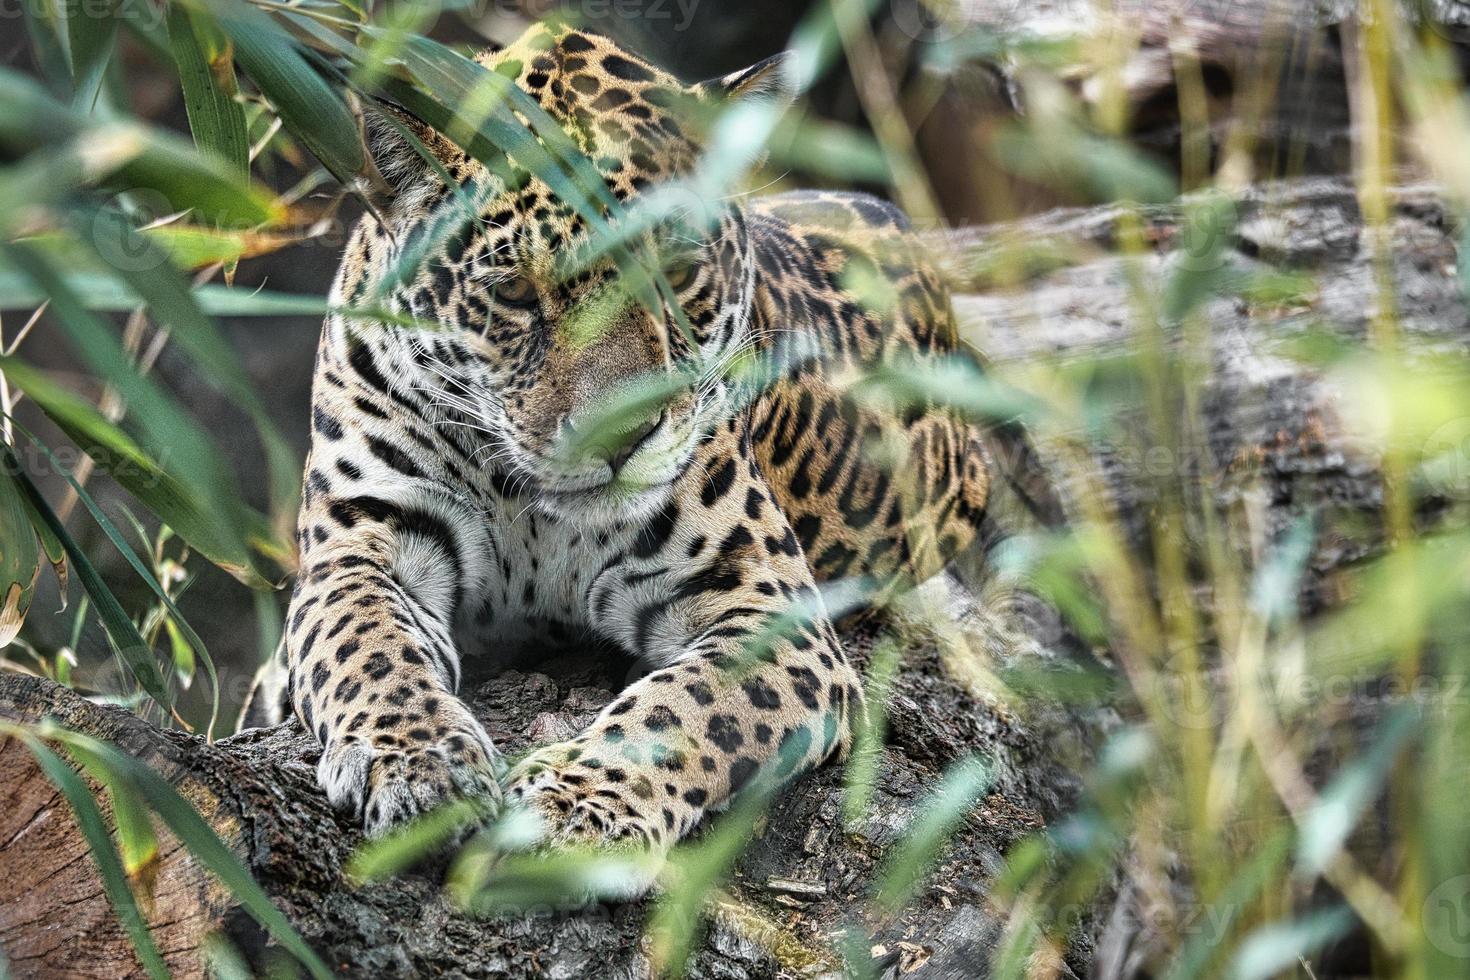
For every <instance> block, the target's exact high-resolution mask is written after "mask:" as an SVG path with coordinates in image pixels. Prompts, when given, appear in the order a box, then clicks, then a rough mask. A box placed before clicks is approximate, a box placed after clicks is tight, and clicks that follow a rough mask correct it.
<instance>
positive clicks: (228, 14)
mask: <svg viewBox="0 0 1470 980" xmlns="http://www.w3.org/2000/svg"><path fill="white" fill-rule="evenodd" d="M203 3H204V5H205V7H206V8H207V9H208V11H209V12H210V13H212V14H213V15H214V21H215V24H216V25H217V26H218V27H219V29H220V31H222V32H223V33H224V34H225V35H226V36H227V37H228V38H229V39H230V40H231V41H232V42H233V43H234V48H235V61H236V62H237V63H238V64H239V65H240V67H241V68H243V69H244V70H245V72H246V73H247V74H248V75H249V76H250V79H251V81H253V82H255V87H256V88H258V89H259V90H260V92H261V94H262V95H264V96H265V97H266V98H267V99H268V100H270V103H271V105H273V106H275V109H276V112H277V114H278V115H279V117H280V120H281V122H282V123H284V124H285V126H286V129H288V130H289V131H290V132H291V135H293V136H295V137H296V138H297V139H299V140H300V141H301V142H302V143H303V144H304V145H305V146H306V148H307V149H309V150H310V151H311V152H312V155H313V156H315V157H316V158H317V159H318V160H320V161H321V162H322V163H323V164H325V165H326V168H327V169H328V170H330V171H331V172H332V175H333V176H335V177H336V178H337V179H338V180H339V181H341V182H342V183H343V184H344V185H346V186H349V187H350V186H352V185H353V184H354V183H355V181H356V179H357V177H359V176H360V175H361V174H362V173H363V171H364V169H365V167H366V164H367V151H366V148H365V147H364V146H363V142H362V136H361V134H360V133H359V131H358V126H357V120H356V119H355V118H354V117H353V115H352V111H351V110H350V109H348V108H347V103H346V102H345V101H343V98H342V95H341V93H340V92H339V91H338V90H337V89H335V88H333V87H332V86H331V85H329V84H327V82H326V81H325V80H324V79H323V78H322V77H321V75H320V74H318V73H317V71H316V70H315V69H314V68H312V66H311V65H310V64H309V63H308V62H307V60H306V58H305V57H304V56H303V54H302V48H301V46H300V45H299V44H298V43H297V42H296V40H295V39H294V38H293V37H291V35H290V34H288V33H286V31H285V30H284V29H282V28H281V27H280V26H279V25H278V24H276V23H275V22H274V21H273V20H271V19H270V17H268V16H267V15H266V14H264V13H262V12H261V11H259V10H257V9H255V8H254V7H252V6H250V5H249V4H248V3H244V2H242V0H203Z"/></svg>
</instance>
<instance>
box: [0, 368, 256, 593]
mask: <svg viewBox="0 0 1470 980" xmlns="http://www.w3.org/2000/svg"><path fill="white" fill-rule="evenodd" d="M0 369H3V370H4V371H5V374H6V376H7V377H9V378H10V379H11V381H12V382H13V383H14V384H15V386H16V387H18V388H20V390H22V391H24V392H25V393H26V395H27V396H28V397H30V398H32V399H34V400H35V402H36V404H37V405H38V406H39V407H40V408H41V410H42V411H43V412H45V413H46V416H47V417H48V418H50V419H51V421H53V422H55V423H56V425H57V427H58V428H60V429H61V431H63V432H65V433H66V435H67V438H69V439H71V440H72V442H74V443H76V444H77V446H79V447H80V448H81V449H82V450H83V451H84V452H86V453H87V455H88V456H91V457H92V459H94V460H95V461H96V462H97V465H98V466H100V467H101V468H102V469H103V470H104V471H105V472H106V473H107V474H108V475H110V476H111V477H112V478H113V479H114V480H116V481H117V482H118V483H119V484H120V485H121V486H122V487H123V489H125V490H127V491H128V492H129V493H131V494H132V495H133V496H134V497H136V498H138V500H140V501H141V502H142V503H143V504H144V505H146V506H147V507H148V509H149V510H150V511H152V512H153V513H154V514H157V515H158V518H159V519H160V520H161V521H163V522H164V523H166V524H167V525H168V526H169V527H171V528H173V529H174V530H175V531H176V532H178V534H179V536H180V537H182V538H183V539H184V540H185V541H187V542H189V545H190V547H192V548H194V549H195V550H197V551H198V552H199V553H200V554H202V555H204V556H205V557H206V558H208V559H209V560H210V561H212V562H214V563H215V564H216V565H219V566H220V567H221V568H223V569H225V570H226V571H228V572H230V573H231V574H232V575H235V576H236V577H237V578H240V579H241V580H242V581H244V582H245V583H246V584H249V585H252V586H257V587H263V586H266V585H268V584H269V583H268V582H267V581H266V579H265V578H264V576H262V575H261V574H260V573H259V572H257V571H255V569H254V566H253V564H252V560H251V557H250V554H249V549H248V547H247V545H246V541H245V537H244V534H243V531H242V526H243V523H246V522H259V521H260V518H259V517H258V515H252V514H251V513H250V512H249V510H248V508H246V507H244V505H243V504H240V505H238V506H237V507H235V508H231V509H230V510H228V511H227V512H225V513H219V512H218V510H217V509H216V508H211V506H210V504H209V502H208V501H207V500H205V499H201V496H200V494H199V493H198V492H197V487H196V486H194V485H192V484H191V483H190V482H188V481H187V480H184V479H180V478H179V477H178V476H177V475H175V474H174V473H172V472H171V471H169V470H167V469H165V468H164V467H163V466H161V465H160V464H159V463H158V462H157V461H156V460H155V459H154V458H153V456H152V455H151V454H150V453H148V451H147V450H145V449H144V448H143V447H141V446H139V445H138V443H137V442H135V441H134V440H133V439H132V437H131V436H129V435H128V434H127V433H126V432H124V431H123V430H122V429H120V428H118V427H117V426H116V425H114V424H113V423H111V422H109V421H108V420H107V418H106V416H104V415H103V414H102V413H101V412H99V411H98V410H97V409H96V408H95V407H93V406H92V405H91V404H90V403H89V402H87V401H85V400H84V399H82V398H79V397H78V396H76V395H74V394H72V393H71V392H69V391H67V390H66V389H64V388H62V387H61V386H60V385H58V384H56V383H55V382H53V381H51V380H50V379H49V378H47V377H46V375H45V374H43V373H42V372H40V371H37V370H36V369H35V368H33V367H31V366H30V365H28V364H26V363H25V362H23V361H18V360H15V359H14V358H4V357H0ZM220 521H224V522H226V523H227V524H228V526H227V527H221V526H220V524H219V522H220Z"/></svg>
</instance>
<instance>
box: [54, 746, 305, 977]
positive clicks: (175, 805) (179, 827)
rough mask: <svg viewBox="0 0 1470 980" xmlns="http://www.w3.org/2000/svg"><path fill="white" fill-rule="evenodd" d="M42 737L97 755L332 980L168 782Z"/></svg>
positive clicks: (119, 759) (287, 943)
mask: <svg viewBox="0 0 1470 980" xmlns="http://www.w3.org/2000/svg"><path fill="white" fill-rule="evenodd" d="M42 734H45V735H46V736H47V737H51V738H55V739H56V740H57V741H60V742H61V743H63V744H64V745H67V746H68V747H70V746H79V747H81V748H82V749H83V750H84V751H87V752H90V753H91V754H93V755H94V756H96V758H97V759H98V761H99V763H100V764H101V765H103V766H105V767H106V768H107V770H108V771H109V772H110V773H112V774H113V776H114V778H121V779H123V780H126V781H127V782H128V783H129V784H130V785H131V787H132V788H133V789H134V790H135V791H136V792H137V794H138V795H139V796H140V797H141V798H142V799H144V800H147V801H148V805H149V806H150V807H151V808H152V810H153V812H154V813H157V814H158V815H159V816H160V817H161V818H163V822H164V823H165V824H167V825H168V828H169V830H171V831H172V832H173V834H174V836H175V837H177V838H178V839H179V843H180V844H182V845H183V846H184V847H185V848H186V849H187V850H188V851H189V853H190V854H191V855H193V856H194V858H195V859H196V860H198V861H199V863H201V864H203V865H204V866H205V867H206V868H208V869H209V870H210V871H212V872H213V873H214V875H215V876H216V877H217V878H219V880H220V883H221V884H223V885H224V887H225V888H227V889H228V890H229V891H230V894H232V895H233V896H234V897H235V898H236V899H237V900H238V901H239V902H240V904H241V905H242V906H244V908H245V911H246V912H248V913H249V914H250V916H251V917H252V918H253V919H255V921H256V922H258V923H260V925H261V926H262V927H263V928H264V929H265V931H266V932H268V933H270V935H271V937H272V938H274V939H275V941H276V942H278V943H280V944H281V945H282V946H283V947H285V948H286V950H287V951H289V952H290V953H291V955H292V956H294V957H296V959H297V960H298V961H299V962H300V963H301V964H302V965H303V966H305V967H306V968H307V970H309V971H310V973H311V975H312V976H313V977H316V978H318V980H328V978H330V977H331V976H332V972H331V971H330V970H328V969H327V968H326V965H325V964H323V963H322V961H321V960H320V959H319V958H318V957H317V955H316V953H315V952H313V951H312V949H311V947H310V946H308V945H307V944H306V941H305V940H303V939H302V938H301V935H300V934H299V933H298V932H297V931H296V930H295V929H294V928H293V927H292V925H291V923H290V922H289V921H287V919H286V917H285V916H284V915H283V914H282V913H281V910H280V909H278V908H276V906H275V904H274V903H273V902H272V901H271V899H270V896H269V895H267V894H266V893H265V891H264V889H262V888H261V887H260V885H258V884H256V882H255V879H254V878H252V877H251V876H250V872H249V871H248V870H246V868H245V866H244V865H242V864H241V863H240V860H239V859H238V858H237V857H235V855H234V852H232V851H231V850H230V849H229V848H228V847H226V846H225V844H224V842H223V841H222V840H220V838H219V835H218V834H216V833H215V832H214V829H213V828H212V827H210V826H209V824H208V823H206V822H205V820H204V818H203V817H201V816H200V815H199V812H198V811H197V810H195V809H194V807H193V806H192V805H191V804H189V803H188V802H187V801H186V800H185V799H184V798H183V797H182V796H180V795H179V793H178V791H177V790H176V789H174V788H173V787H172V786H170V785H169V784H168V782H167V780H165V779H164V778H163V777H162V776H160V775H158V773H156V772H154V771H153V770H152V769H150V768H148V766H146V765H144V764H143V763H142V762H140V761H139V760H137V759H135V758H133V757H132V756H129V755H126V754H124V753H123V752H120V751H119V750H118V749H116V748H115V747H113V746H111V745H108V744H107V743H105V742H99V741H98V740H96V739H93V738H89V737H87V736H85V735H82V734H79V733H77V732H71V731H67V730H65V729H60V728H54V727H49V728H48V729H46V730H43V732H42Z"/></svg>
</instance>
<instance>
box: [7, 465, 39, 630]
mask: <svg viewBox="0 0 1470 980" xmlns="http://www.w3.org/2000/svg"><path fill="white" fill-rule="evenodd" d="M40 572H41V541H40V539H39V537H38V536H37V532H36V531H35V530H34V529H33V528H32V527H31V512H30V510H29V509H28V508H27V507H26V504H25V494H24V493H23V492H22V491H21V490H20V488H19V487H17V486H16V485H15V478H14V477H13V476H12V475H11V473H10V472H9V471H6V472H3V473H0V647H4V646H8V645H9V644H10V641H11V640H14V639H15V637H16V634H17V633H19V632H20V627H21V624H23V623H24V622H25V618H26V612H27V611H29V609H30V608H31V595H32V593H33V592H34V591H35V587H36V577H37V576H38V575H39V574H40Z"/></svg>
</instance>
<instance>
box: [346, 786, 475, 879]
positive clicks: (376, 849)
mask: <svg viewBox="0 0 1470 980" xmlns="http://www.w3.org/2000/svg"><path fill="white" fill-rule="evenodd" d="M484 818H485V807H484V806H483V805H482V804H479V803H477V802H476V801H474V800H466V799H456V800H451V801H450V802H448V803H446V804H444V805H442V806H437V807H435V808H434V809H432V810H430V811H429V812H428V813H426V814H423V815H422V816H420V817H418V818H417V819H415V820H414V821H412V822H411V823H409V824H406V825H405V826H402V827H399V828H397V829H396V830H394V831H393V832H392V833H390V834H387V835H385V836H383V837H378V838H375V839H372V840H368V841H365V842H364V843H363V845H362V846H361V847H359V848H358V849H357V850H356V851H355V852H354V853H353V855H352V858H351V859H350V860H349V861H348V862H347V869H346V870H347V874H348V876H349V877H351V878H352V879H353V880H355V881H380V880H382V879H384V878H391V877H393V876H394V875H396V874H400V873H401V872H404V871H407V870H408V869H409V868H411V867H412V866H413V865H415V864H417V863H418V862H419V861H421V860H422V859H423V858H425V857H428V856H429V855H431V854H434V853H435V852H437V851H439V850H440V849H441V848H443V847H445V846H446V845H448V844H450V843H451V842H452V841H453V840H454V839H455V838H456V836H457V835H458V834H459V833H460V832H461V831H463V830H464V829H465V828H467V827H472V826H474V825H475V824H476V823H478V822H480V821H481V820H483V819H484Z"/></svg>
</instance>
